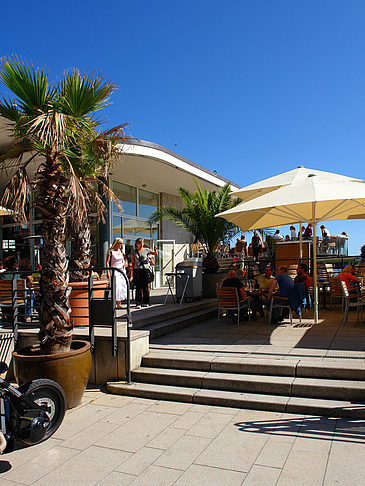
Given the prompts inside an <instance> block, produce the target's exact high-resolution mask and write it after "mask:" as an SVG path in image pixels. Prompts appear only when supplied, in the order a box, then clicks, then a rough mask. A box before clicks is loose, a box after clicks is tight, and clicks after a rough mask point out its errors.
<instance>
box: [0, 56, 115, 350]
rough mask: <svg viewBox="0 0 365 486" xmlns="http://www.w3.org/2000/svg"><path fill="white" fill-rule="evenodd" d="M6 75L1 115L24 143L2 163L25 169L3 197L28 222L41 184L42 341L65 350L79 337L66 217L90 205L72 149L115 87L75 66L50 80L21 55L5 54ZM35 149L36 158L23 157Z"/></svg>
mask: <svg viewBox="0 0 365 486" xmlns="http://www.w3.org/2000/svg"><path fill="white" fill-rule="evenodd" d="M0 80H1V81H2V82H3V84H4V85H5V87H6V88H7V89H8V90H10V91H11V92H12V93H13V95H14V96H15V99H10V98H9V99H5V98H4V99H3V101H2V102H0V115H1V116H3V117H4V118H6V119H7V120H9V122H10V129H11V131H12V134H13V136H14V138H15V141H16V142H18V143H17V144H16V145H15V146H14V148H13V149H11V150H9V151H8V152H7V153H5V154H3V155H2V156H1V157H0V162H1V163H2V167H8V166H9V161H11V162H10V163H11V164H13V163H14V161H15V163H16V164H15V165H16V166H17V167H18V169H17V171H16V173H15V175H14V176H13V178H12V180H11V181H10V182H9V184H8V186H7V188H6V190H5V193H4V197H3V203H6V204H7V205H8V207H10V208H11V209H13V210H14V212H15V213H16V214H17V218H18V220H19V221H22V222H24V221H26V220H27V213H26V210H27V208H28V207H29V204H28V200H29V195H30V192H31V189H36V190H37V197H36V202H35V205H36V207H37V209H38V210H39V211H40V212H41V213H42V219H43V222H42V237H43V253H42V266H43V271H42V281H41V292H42V303H41V309H40V321H41V326H42V329H41V333H40V336H41V347H42V351H43V352H45V353H57V352H63V351H67V350H68V349H70V345H71V340H72V335H71V334H72V324H71V323H70V317H69V311H70V308H69V300H68V296H69V289H68V271H67V270H68V264H67V259H66V250H65V238H66V222H67V218H68V216H69V215H70V214H75V208H77V214H78V215H79V218H80V220H82V219H84V218H85V214H87V208H88V201H87V197H86V193H85V191H84V189H83V187H82V184H81V182H80V180H79V178H78V177H77V175H76V173H75V170H74V168H73V167H72V164H71V162H70V160H69V155H70V154H72V153H74V152H75V150H77V149H78V147H80V146H81V145H82V141H83V140H85V139H87V137H88V136H92V135H93V133H94V131H95V127H96V124H97V122H96V120H95V113H96V112H98V111H99V110H100V109H102V108H103V107H105V106H106V105H107V103H108V97H109V96H110V94H111V93H112V91H113V89H114V85H113V84H112V83H111V82H109V81H105V80H103V78H102V77H100V76H97V75H83V76H82V75H81V74H80V73H79V72H78V71H77V70H75V69H72V70H69V71H68V72H66V73H65V74H64V75H63V77H62V79H61V80H60V81H59V82H57V83H53V84H49V80H48V73H47V72H46V71H45V70H44V69H43V68H40V67H34V66H33V65H31V64H28V63H27V62H24V61H22V60H19V59H17V58H8V59H3V60H2V62H1V65H0ZM29 150H30V151H31V152H30V156H29V157H28V158H27V159H26V160H24V159H25V157H24V156H25V155H26V153H27V152H28V153H29ZM36 156H42V158H43V160H42V162H41V164H40V165H39V167H38V169H37V171H36V173H35V176H34V178H33V180H30V178H29V175H28V173H27V167H28V165H29V163H30V162H31V160H33V159H34V158H35V157H36Z"/></svg>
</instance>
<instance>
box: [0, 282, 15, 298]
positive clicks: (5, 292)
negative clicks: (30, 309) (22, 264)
mask: <svg viewBox="0 0 365 486" xmlns="http://www.w3.org/2000/svg"><path fill="white" fill-rule="evenodd" d="M12 285H13V281H12V280H10V279H9V280H8V279H6V280H0V304H11V302H12V288H13V287H12Z"/></svg>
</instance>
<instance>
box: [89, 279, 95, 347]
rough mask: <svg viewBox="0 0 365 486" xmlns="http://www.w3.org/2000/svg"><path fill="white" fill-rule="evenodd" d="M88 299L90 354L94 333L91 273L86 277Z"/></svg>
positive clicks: (93, 343)
mask: <svg viewBox="0 0 365 486" xmlns="http://www.w3.org/2000/svg"><path fill="white" fill-rule="evenodd" d="M88 297H89V339H90V345H91V354H94V352H95V332H94V310H93V305H92V301H93V297H94V277H93V274H92V271H90V273H89V277H88Z"/></svg>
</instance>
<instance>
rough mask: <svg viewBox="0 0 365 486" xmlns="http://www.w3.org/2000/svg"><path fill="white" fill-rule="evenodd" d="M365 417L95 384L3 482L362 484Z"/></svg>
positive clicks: (1, 470) (2, 466)
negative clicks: (267, 408) (121, 392)
mask: <svg viewBox="0 0 365 486" xmlns="http://www.w3.org/2000/svg"><path fill="white" fill-rule="evenodd" d="M364 460H365V422H363V421H359V420H348V419H337V420H336V419H331V418H324V417H316V416H308V415H306V416H304V415H298V414H283V413H275V412H264V411H255V410H239V409H234V408H225V407H215V406H206V405H197V404H195V405H192V404H186V403H176V402H167V401H163V402H162V401H155V400H148V399H142V398H131V397H122V396H116V395H107V394H105V393H103V392H101V391H99V390H96V389H89V390H87V391H86V393H85V395H84V400H83V402H82V404H81V405H80V406H79V407H77V408H75V409H73V410H70V411H68V412H67V414H66V417H65V419H64V422H63V424H62V425H61V427H60V429H59V430H58V431H57V432H56V434H55V435H54V436H53V437H52V438H51V439H49V440H48V441H46V442H44V443H42V444H40V445H38V446H34V447H29V448H24V449H19V450H16V451H15V452H12V453H10V454H7V455H4V456H2V458H1V460H0V483H1V485H2V486H14V485H16V484H22V485H31V484H32V485H44V486H48V485H51V484H52V485H53V486H57V485H60V486H64V485H67V486H70V485H82V486H87V485H96V484H98V485H105V486H112V485H118V486H124V485H131V486H172V485H174V486H199V485H204V486H206V485H209V486H222V485H224V486H241V485H243V486H274V485H276V486H293V485H301V486H307V485H308V486H317V485H318V486H333V485H336V484H343V485H346V486H352V485H354V486H358V485H360V484H363V482H364V472H363V464H364Z"/></svg>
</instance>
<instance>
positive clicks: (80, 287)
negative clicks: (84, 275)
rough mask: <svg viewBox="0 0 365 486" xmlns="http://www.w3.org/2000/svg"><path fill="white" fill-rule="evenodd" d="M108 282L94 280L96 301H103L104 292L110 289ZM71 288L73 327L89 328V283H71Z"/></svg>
mask: <svg viewBox="0 0 365 486" xmlns="http://www.w3.org/2000/svg"><path fill="white" fill-rule="evenodd" d="M108 285H109V282H108V280H94V282H93V288H94V299H103V298H104V290H105V289H106V287H108ZM69 286H70V287H72V291H71V295H70V306H71V314H70V318H71V321H72V322H73V325H74V326H76V327H78V326H88V325H89V292H88V283H87V282H71V283H69Z"/></svg>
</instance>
